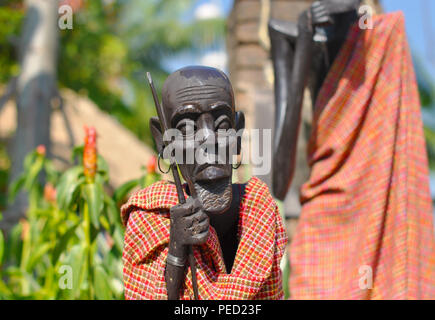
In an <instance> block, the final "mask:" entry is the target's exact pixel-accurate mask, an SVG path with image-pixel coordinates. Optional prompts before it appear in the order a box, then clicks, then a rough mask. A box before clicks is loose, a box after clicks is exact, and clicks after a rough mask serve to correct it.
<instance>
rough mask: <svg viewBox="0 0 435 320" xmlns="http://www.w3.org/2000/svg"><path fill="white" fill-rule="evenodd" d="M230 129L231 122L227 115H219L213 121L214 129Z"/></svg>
mask: <svg viewBox="0 0 435 320" xmlns="http://www.w3.org/2000/svg"><path fill="white" fill-rule="evenodd" d="M229 129H231V122H230V119H229V118H228V116H226V115H223V116H220V117H219V118H218V119H217V120H216V122H215V130H216V131H217V130H229Z"/></svg>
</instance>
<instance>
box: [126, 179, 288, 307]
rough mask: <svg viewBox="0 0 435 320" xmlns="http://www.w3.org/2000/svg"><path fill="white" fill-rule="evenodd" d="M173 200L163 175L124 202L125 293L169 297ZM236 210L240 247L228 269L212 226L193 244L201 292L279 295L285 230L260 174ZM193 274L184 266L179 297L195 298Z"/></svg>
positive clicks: (226, 296)
mask: <svg viewBox="0 0 435 320" xmlns="http://www.w3.org/2000/svg"><path fill="white" fill-rule="evenodd" d="M177 203H178V199H177V192H176V188H175V186H174V185H173V184H170V183H168V182H164V181H161V182H157V183H155V184H153V185H152V186H150V187H148V188H146V189H144V190H141V191H139V192H138V193H136V194H134V195H133V196H132V197H131V198H130V200H129V201H128V202H127V203H126V204H125V205H124V206H123V207H122V209H121V216H122V220H123V222H124V224H125V226H126V231H125V240H124V253H123V262H124V284H125V297H126V299H149V300H151V299H167V292H166V283H165V278H164V272H165V261H166V256H167V252H168V242H169V211H168V209H169V208H171V207H172V206H174V205H176V204H177ZM239 212H240V217H239V226H238V238H239V247H238V250H237V254H236V257H235V261H234V265H233V268H232V270H231V273H230V274H227V272H226V268H225V264H224V261H223V258H222V257H223V256H222V251H221V247H220V244H219V240H218V238H217V235H216V232H215V231H214V229H213V227H210V235H209V238H208V240H207V242H206V243H205V244H204V245H201V246H195V247H194V256H195V260H196V267H197V278H198V289H199V298H200V299H207V300H209V299H210V300H211V299H213V300H225V299H245V300H248V299H282V298H283V291H282V274H281V269H280V266H279V264H280V261H281V258H282V255H283V253H284V248H285V245H286V243H287V235H286V233H285V230H284V227H283V223H282V220H281V217H280V215H279V213H278V208H277V206H276V203H275V201H274V200H273V198H272V196H271V195H270V193H269V190H268V188H267V186H266V184H265V183H263V182H261V181H260V180H259V179H258V178H252V179H251V180H250V181H249V182H248V184H247V185H246V188H245V194H244V196H243V198H242V201H241V203H240V207H239ZM191 279H192V278H191V273H190V268H188V272H187V276H186V277H185V284H184V292H183V295H182V297H181V299H185V300H192V299H193V289H192V283H191Z"/></svg>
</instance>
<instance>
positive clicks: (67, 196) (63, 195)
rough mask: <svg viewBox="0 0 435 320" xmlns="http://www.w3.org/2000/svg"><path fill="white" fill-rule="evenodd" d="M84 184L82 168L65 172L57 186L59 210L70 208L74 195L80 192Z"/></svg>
mask: <svg viewBox="0 0 435 320" xmlns="http://www.w3.org/2000/svg"><path fill="white" fill-rule="evenodd" d="M84 182H85V178H84V176H83V168H82V167H80V166H76V167H73V168H71V169H68V170H67V171H65V173H64V174H63V175H62V177H61V178H60V181H59V184H58V186H57V203H58V205H59V208H61V209H64V210H67V209H68V208H69V207H70V205H71V202H72V200H73V199H74V195H75V193H76V192H77V190H78V189H77V188H78V187H79V186H80V185H81V184H82V183H84Z"/></svg>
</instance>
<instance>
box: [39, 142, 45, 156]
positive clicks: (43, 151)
mask: <svg viewBox="0 0 435 320" xmlns="http://www.w3.org/2000/svg"><path fill="white" fill-rule="evenodd" d="M36 153H37V154H39V155H40V156H45V154H46V153H47V149H46V148H45V146H44V145H43V144H40V145H39V146H37V147H36Z"/></svg>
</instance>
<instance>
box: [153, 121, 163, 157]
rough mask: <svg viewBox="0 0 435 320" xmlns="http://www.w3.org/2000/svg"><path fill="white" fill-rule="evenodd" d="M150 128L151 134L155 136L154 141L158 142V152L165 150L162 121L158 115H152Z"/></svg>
mask: <svg viewBox="0 0 435 320" xmlns="http://www.w3.org/2000/svg"><path fill="white" fill-rule="evenodd" d="M150 128H151V134H152V136H153V138H154V142H155V143H156V147H157V153H159V154H160V153H162V152H163V147H164V146H163V133H162V128H161V127H160V121H159V118H157V117H152V118H151V119H150Z"/></svg>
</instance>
